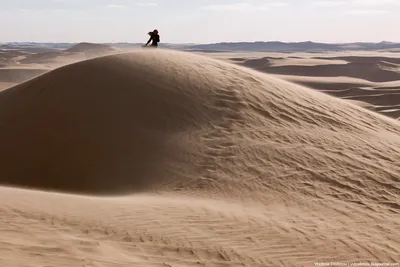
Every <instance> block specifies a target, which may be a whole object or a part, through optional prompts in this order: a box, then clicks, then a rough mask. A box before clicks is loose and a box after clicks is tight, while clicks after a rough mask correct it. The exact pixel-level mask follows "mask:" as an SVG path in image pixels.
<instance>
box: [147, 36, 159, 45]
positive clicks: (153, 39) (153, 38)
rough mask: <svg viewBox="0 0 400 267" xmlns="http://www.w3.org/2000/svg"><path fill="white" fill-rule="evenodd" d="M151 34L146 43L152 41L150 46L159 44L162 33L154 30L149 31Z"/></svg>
mask: <svg viewBox="0 0 400 267" xmlns="http://www.w3.org/2000/svg"><path fill="white" fill-rule="evenodd" d="M149 35H150V39H149V40H148V41H147V43H146V45H148V44H149V43H150V41H152V42H151V45H150V46H155V47H157V46H158V43H159V42H160V35H158V33H154V32H149Z"/></svg>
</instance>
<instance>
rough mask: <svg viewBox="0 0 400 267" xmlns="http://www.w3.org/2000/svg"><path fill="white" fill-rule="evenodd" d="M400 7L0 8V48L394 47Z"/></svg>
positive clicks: (70, 4)
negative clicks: (151, 38)
mask: <svg viewBox="0 0 400 267" xmlns="http://www.w3.org/2000/svg"><path fill="white" fill-rule="evenodd" d="M399 14H400V0H242V1H241V0H148V1H146V0H137V1H136V0H0V42H9V41H35V42H81V41H87V42H146V41H147V37H148V36H147V34H146V33H147V32H148V31H150V30H153V29H155V28H157V29H158V30H159V32H160V36H161V41H162V42H173V43H191V42H194V43H209V42H225V41H227V42H231V41H232V42H235V41H276V40H277V41H308V40H310V41H317V42H352V41H373V42H376V41H383V40H385V41H398V42H400V30H399V25H400V15H399Z"/></svg>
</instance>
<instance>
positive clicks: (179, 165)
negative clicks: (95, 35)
mask: <svg viewBox="0 0 400 267" xmlns="http://www.w3.org/2000/svg"><path fill="white" fill-rule="evenodd" d="M0 129H1V131H0V148H1V149H0V151H1V152H0V169H1V176H0V182H1V184H2V185H3V186H7V187H3V188H1V189H0V212H1V217H0V229H1V235H0V263H1V265H4V266H314V262H329V261H339V262H359V261H372V262H377V263H385V262H387V263H396V262H397V263H398V262H400V256H399V255H400V241H399V237H400V234H399V233H400V216H399V215H400V204H399V200H400V187H399V184H400V183H399V182H400V165H399V162H400V123H399V122H398V121H396V120H393V119H390V118H388V117H386V116H383V115H379V114H377V113H374V112H372V111H368V110H366V109H363V108H361V107H359V106H357V105H353V104H351V103H349V102H346V101H345V100H342V99H339V98H335V97H332V96H329V95H326V94H323V93H320V92H317V91H315V90H312V89H307V88H305V87H302V86H300V85H296V84H293V83H290V82H287V81H284V80H280V79H277V78H275V77H272V76H269V75H267V74H263V73H259V72H257V71H254V70H250V69H247V68H244V67H241V66H236V65H233V64H229V63H225V62H222V61H220V60H215V59H211V58H207V57H203V56H199V55H194V54H190V53H183V52H172V51H162V50H161V51H140V52H134V53H128V54H120V55H112V56H106V57H101V58H96V59H91V60H87V61H83V62H78V63H74V64H70V65H67V66H64V67H61V68H58V69H55V70H53V71H50V72H48V73H45V74H43V75H41V76H39V77H36V78H34V79H32V80H29V81H26V82H24V83H21V84H19V85H17V86H14V87H12V88H9V89H6V90H4V91H2V92H0ZM16 187H19V188H20V189H17V188H16ZM21 188H23V189H21ZM46 191H47V192H46ZM49 191H52V192H49ZM82 194H86V195H82ZM88 194H90V195H92V196H87V195H88ZM392 266H396V265H392ZM397 266H398V265H397Z"/></svg>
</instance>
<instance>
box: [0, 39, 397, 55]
mask: <svg viewBox="0 0 400 267" xmlns="http://www.w3.org/2000/svg"><path fill="white" fill-rule="evenodd" d="M78 44H80V43H65V42H64V43H49V42H45V43H35V42H8V43H3V44H0V49H2V47H4V48H6V47H7V48H10V47H20V48H29V47H41V48H42V49H43V48H46V49H55V50H59V49H68V48H71V47H73V46H75V45H78ZM98 44H100V45H108V46H112V47H116V48H126V47H138V46H141V45H142V43H128V42H117V43H98ZM160 47H162V48H170V49H178V50H191V51H193V50H194V51H199V50H200V51H204V52H207V51H208V52H216V51H226V52H229V51H244V52H245V51H252V52H319V51H344V50H348V51H349V50H350V51H357V50H394V51H396V50H397V51H398V52H400V43H394V42H387V41H382V42H379V43H372V42H353V43H318V42H312V41H306V42H280V41H269V42H263V41H259V42H221V43H209V44H189V43H188V44H174V43H161V44H160Z"/></svg>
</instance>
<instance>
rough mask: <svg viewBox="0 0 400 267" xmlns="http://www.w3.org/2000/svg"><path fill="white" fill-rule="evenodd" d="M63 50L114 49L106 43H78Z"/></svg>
mask: <svg viewBox="0 0 400 267" xmlns="http://www.w3.org/2000/svg"><path fill="white" fill-rule="evenodd" d="M64 51H65V52H74V53H82V52H112V51H114V49H113V48H112V47H110V46H108V45H104V44H95V43H79V44H76V45H74V46H72V47H70V48H67V49H65V50H64Z"/></svg>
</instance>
